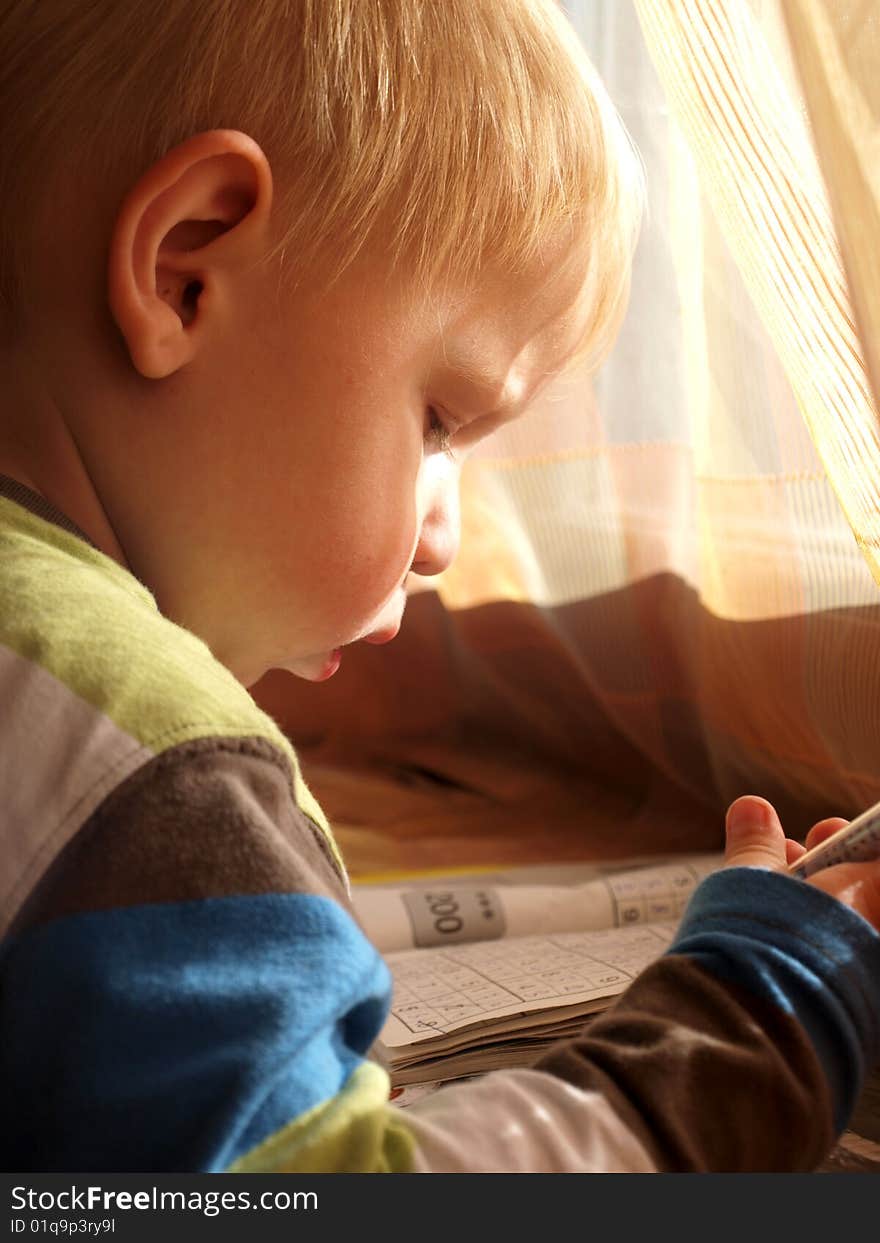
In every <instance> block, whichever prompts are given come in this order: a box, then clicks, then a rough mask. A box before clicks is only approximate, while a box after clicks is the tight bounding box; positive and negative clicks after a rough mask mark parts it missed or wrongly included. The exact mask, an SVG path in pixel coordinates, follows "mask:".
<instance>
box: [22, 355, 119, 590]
mask: <svg viewBox="0 0 880 1243" xmlns="http://www.w3.org/2000/svg"><path fill="white" fill-rule="evenodd" d="M2 373H3V377H4V382H3V394H2V399H0V474H2V475H8V476H9V477H10V478H11V479H16V480H17V481H18V482H19V483H21V484H24V485H25V487H28V488H30V489H31V490H32V491H33V492H36V493H38V495H40V496H42V497H44V498H45V500H47V501H49V502H50V503H51V504H52V505H54V506H55V508H56V509H59V510H60V511H61V513H63V514H65V515H66V516H67V517H68V518H69V519H70V520H71V522H73V523H75V524H76V526H78V527H79V528H80V529H81V530H82V531H83V532H84V533H85V534H86V535H87V536H88V537H89V539H90V540H91V541H92V543H93V544H94V545H95V547H96V548H98V549H100V551H101V552H103V553H106V554H107V556H109V557H112V558H113V559H114V561H118V562H119V563H120V565H123V566H126V568H127V565H128V563H127V560H126V557H125V553H124V551H123V549H122V546H121V545H120V543H119V540H118V539H117V538H116V534H115V532H114V530H113V527H112V525H111V523H110V520H109V518H108V516H107V513H106V511H105V509H104V506H103V504H102V503H101V498H100V496H99V495H98V492H97V490H96V488H95V487H94V484H93V482H92V479H91V476H90V474H89V471H88V467H87V464H86V462H85V461H84V460H83V457H82V455H81V453H80V451H79V448H78V446H77V443H76V438H75V435H74V434H73V432H72V430H71V427H70V425H69V422H68V420H67V419H66V418H65V416H64V413H63V410H62V408H61V405H60V403H58V402H56V401H55V400H54V397H53V394H52V392H51V390H50V388H49V386H48V384H47V383H46V381H45V380H44V378H43V377H42V375H41V374H40V372H39V370H38V369H37V367H36V366H34V365H33V363H31V362H30V360H29V359H28V358H27V357H26V356H23V355H22V354H19V353H17V352H16V354H15V356H13V357H10V356H9V355H8V354H7V353H6V351H4V357H3V359H2Z"/></svg>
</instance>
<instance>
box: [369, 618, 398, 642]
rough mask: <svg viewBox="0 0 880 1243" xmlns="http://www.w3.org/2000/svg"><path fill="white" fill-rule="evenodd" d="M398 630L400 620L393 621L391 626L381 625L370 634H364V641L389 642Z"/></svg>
mask: <svg viewBox="0 0 880 1243" xmlns="http://www.w3.org/2000/svg"><path fill="white" fill-rule="evenodd" d="M399 630H400V622H399V621H398V622H395V623H394V624H393V625H391V626H383V627H382V629H381V630H374V631H373V633H372V634H365V635H364V643H374V644H379V643H390V642H391V640H392V639H394V638H396V637H397V632H398V631H399Z"/></svg>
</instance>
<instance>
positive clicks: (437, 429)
mask: <svg viewBox="0 0 880 1243" xmlns="http://www.w3.org/2000/svg"><path fill="white" fill-rule="evenodd" d="M454 430H455V429H454V428H450V427H448V426H447V425H446V423H444V422H443V420H442V419H441V417H440V415H439V414H438V413H437V411H436V410H435V409H434V407H433V406H429V407H428V428H427V431H426V433H425V442H426V443H427V444H430V446H431V447H432V449H434V450H435V451H436V452H438V453H445V454H447V456H448V457H452V456H453V455H452V435H453V432H454Z"/></svg>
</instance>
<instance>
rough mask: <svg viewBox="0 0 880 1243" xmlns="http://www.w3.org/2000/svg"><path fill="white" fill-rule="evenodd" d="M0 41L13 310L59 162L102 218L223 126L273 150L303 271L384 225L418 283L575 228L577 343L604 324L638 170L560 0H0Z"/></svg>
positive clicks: (618, 289)
mask: <svg viewBox="0 0 880 1243" xmlns="http://www.w3.org/2000/svg"><path fill="white" fill-rule="evenodd" d="M0 46H2V47H3V49H4V55H3V58H2V63H0V196H2V197H0V201H2V203H3V216H2V221H0V293H2V295H3V296H4V298H5V300H6V301H7V303H8V304H9V305H10V306H13V307H14V305H15V303H16V302H17V301H18V300H19V298H20V297H21V296H22V294H23V292H24V290H25V289H26V279H25V273H26V270H27V255H28V247H29V246H34V245H37V244H39V241H40V239H39V237H38V236H30V237H29V236H28V232H27V227H26V226H27V222H28V221H29V220H36V219H37V218H38V217H39V212H40V209H41V206H45V204H46V202H47V201H51V198H52V194H53V189H52V188H53V184H58V183H57V182H56V181H55V179H56V178H58V177H60V176H61V175H65V176H67V177H68V178H70V177H71V176H72V177H73V178H74V181H75V183H76V184H77V185H78V188H79V201H81V202H83V204H84V209H87V210H89V211H91V212H92V214H93V215H95V214H97V216H98V218H99V219H100V220H101V221H102V222H103V223H105V224H106V225H107V228H108V230H109V226H110V224H111V223H112V218H113V215H114V214H115V211H116V210H117V209H118V205H119V202H120V200H121V198H122V196H123V194H124V193H125V191H126V190H127V188H128V187H129V185H130V184H132V182H133V181H134V180H135V179H136V178H137V176H139V174H140V173H141V172H143V171H145V170H146V168H148V167H149V166H150V165H151V164H152V163H153V162H154V161H155V160H157V159H158V158H160V157H161V156H162V155H163V154H164V153H165V152H166V151H168V150H170V149H171V148H172V147H174V146H175V145H176V144H177V143H179V142H181V141H182V140H184V139H185V138H187V137H189V136H190V135H192V134H194V133H198V132H201V131H203V130H209V129H223V128H228V129H240V130H243V131H245V132H246V133H248V134H250V136H251V137H252V138H254V139H255V140H256V141H257V142H258V143H259V144H260V146H261V147H262V148H263V150H264V151H265V153H266V155H267V157H268V159H269V161H270V164H271V166H272V168H273V171H274V173H275V176H276V185H277V189H278V192H279V200H278V203H279V210H280V211H282V212H284V213H285V223H284V228H283V229H282V231H281V235H280V240H279V249H280V250H281V251H285V252H287V253H288V254H291V255H295V256H296V261H297V264H296V265H297V267H301V266H302V265H304V264H307V263H308V261H309V260H310V259H311V258H315V259H317V258H318V257H319V256H320V255H324V256H332V259H333V265H334V272H335V273H339V272H341V271H343V270H344V269H345V267H347V266H348V264H349V263H350V262H351V261H352V260H353V259H354V257H355V256H356V255H357V253H358V252H359V251H360V249H361V248H362V247H363V246H365V245H366V244H367V243H368V242H370V241H371V240H373V239H377V238H379V239H381V241H382V242H383V244H384V245H386V246H387V247H388V250H389V253H390V256H391V259H392V261H393V262H394V263H406V264H409V265H411V266H412V268H413V269H414V274H415V276H416V277H417V278H419V279H421V280H422V281H424V282H425V283H430V282H431V281H433V280H435V279H436V278H437V277H438V276H439V274H441V273H444V272H454V273H455V274H456V275H458V276H460V277H461V276H465V277H471V276H474V275H475V274H476V273H477V272H478V271H479V269H480V267H481V266H482V265H483V264H485V263H492V264H497V265H499V266H502V267H505V268H517V267H519V266H520V265H521V264H524V263H527V262H529V260H530V259H532V258H533V257H534V256H535V255H536V254H537V253H538V251H539V249H540V247H541V244H542V242H544V241H546V240H547V238H548V237H549V236H550V235H558V233H559V230H560V229H566V228H567V229H569V230H571V235H572V240H573V242H576V241H577V240H578V239H583V241H584V242H585V246H584V253H585V255H586V263H587V265H588V271H587V273H586V275H587V278H588V279H589V280H590V281H591V285H592V301H593V306H594V316H593V323H592V325H591V328H590V332H589V337H590V341H589V343H588V344H589V348H590V349H591V350H595V351H596V352H601V351H602V350H603V349H604V348H605V346H606V345H607V343H608V340H610V339H611V337H612V336H613V334H614V332H615V331H616V328H617V324H618V321H619V318H620V316H621V314H622V311H623V308H624V306H625V302H626V297H627V292H628V283H629V268H630V262H631V257H632V249H633V246H634V242H635V237H636V233H637V230H638V223H639V218H640V211H641V199H642V191H641V171H640V166H639V163H638V160H637V158H636V156H635V155H634V152H633V150H632V147H631V144H630V143H629V140H628V138H627V135H626V133H625V131H624V128H623V126H622V124H621V123H620V121H619V119H618V117H617V114H616V113H615V111H614V109H613V107H612V106H611V104H610V102H609V100H608V98H607V96H606V93H605V91H604V89H603V87H602V86H601V83H600V82H599V81H598V78H597V76H596V74H595V72H594V70H593V69H592V67H591V65H590V63H589V60H588V58H587V56H586V55H585V53H584V51H583V49H582V47H581V44H580V41H579V39H578V37H577V35H576V34H575V32H574V31H573V30H572V28H571V27H570V25H569V23H568V21H567V19H566V18H565V17H564V15H563V14H562V12H561V11H560V9H559V7H558V5H557V3H556V2H555V0H152V2H151V3H145V2H144V3H138V2H137V0H39V2H38V3H36V2H34V0H3V4H2V11H0ZM44 227H45V226H44ZM37 231H38V229H37V228H36V227H35V228H34V229H33V230H32V232H37ZM585 348H586V346H585Z"/></svg>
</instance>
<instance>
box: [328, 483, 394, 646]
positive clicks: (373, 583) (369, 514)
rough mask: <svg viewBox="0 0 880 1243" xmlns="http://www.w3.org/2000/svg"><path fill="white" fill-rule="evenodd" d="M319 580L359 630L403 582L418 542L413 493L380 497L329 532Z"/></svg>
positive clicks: (343, 617) (347, 623)
mask: <svg viewBox="0 0 880 1243" xmlns="http://www.w3.org/2000/svg"><path fill="white" fill-rule="evenodd" d="M327 537H328V538H327V541H326V543H325V546H324V549H323V554H322V559H321V565H320V566H316V574H315V578H316V580H317V581H319V582H322V584H323V587H322V594H323V596H324V601H325V603H326V605H327V607H328V611H332V612H333V613H334V615H335V616H336V618H338V620H339V623H340V625H341V626H342V627H343V628H346V629H348V630H349V631H359V630H361V629H362V628H363V627H365V626H366V625H368V623H369V622H370V621H371V620H372V619H373V618H374V617H375V615H376V613H377V612H378V611H379V610H380V609H381V607H382V606H383V605H384V604H385V603H386V602H387V601H388V599H389V598H390V597H391V596H392V595H393V594H394V592H395V591H396V590H397V589H398V588H399V587H400V586H401V585H402V583H403V581H404V580H405V578H406V574H407V572H408V570H409V567H410V565H411V564H412V558H413V552H414V549H415V543H416V503H415V497H414V496H410V497H408V498H405V497H400V496H395V497H390V496H388V497H386V498H384V499H379V498H377V500H376V501H375V502H374V503H373V504H371V505H369V506H364V507H361V509H360V511H359V512H357V513H353V514H351V515H347V516H346V520H345V521H343V522H337V523H335V524H334V525H333V529H332V530H330V531H328V532H327Z"/></svg>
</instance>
